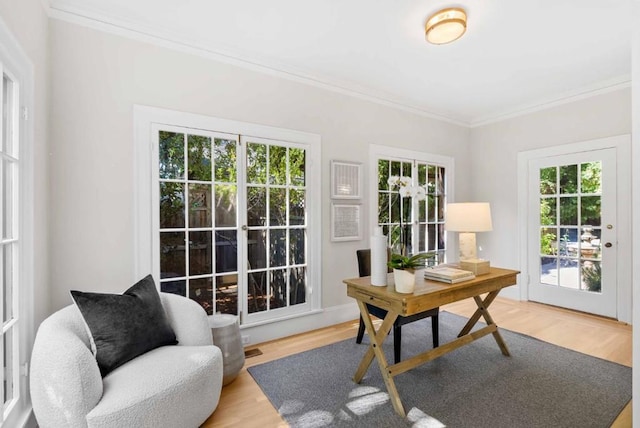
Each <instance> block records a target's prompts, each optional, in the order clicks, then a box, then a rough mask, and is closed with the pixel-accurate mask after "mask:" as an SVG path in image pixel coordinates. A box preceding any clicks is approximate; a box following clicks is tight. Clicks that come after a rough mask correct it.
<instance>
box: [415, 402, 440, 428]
mask: <svg viewBox="0 0 640 428" xmlns="http://www.w3.org/2000/svg"><path fill="white" fill-rule="evenodd" d="M407 420H408V421H409V422H413V425H411V427H412V428H444V427H446V425H445V424H443V423H442V422H440V421H439V420H437V419H436V418H434V417H432V416H429V415H427V414H426V413H425V412H423V411H422V410H420V409H418V408H415V407H414V408H413V409H411V410H410V411H409V414H407Z"/></svg>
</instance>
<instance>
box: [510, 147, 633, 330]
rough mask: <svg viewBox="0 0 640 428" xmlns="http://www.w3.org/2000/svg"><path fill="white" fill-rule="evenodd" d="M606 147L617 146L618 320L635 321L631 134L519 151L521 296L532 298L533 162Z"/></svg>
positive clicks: (521, 297)
mask: <svg viewBox="0 0 640 428" xmlns="http://www.w3.org/2000/svg"><path fill="white" fill-rule="evenodd" d="M606 148H615V149H616V175H617V194H616V196H617V201H618V206H617V221H616V225H617V228H618V233H617V236H618V259H617V263H616V265H617V267H616V270H617V278H618V284H617V287H618V293H617V313H618V320H619V321H623V322H626V323H631V320H632V316H631V315H632V311H631V310H632V299H631V296H632V282H631V274H632V271H631V262H632V257H631V245H632V239H631V135H629V134H625V135H618V136H613V137H606V138H600V139H596V140H588V141H582V142H579V143H572V144H564V145H560V146H554V147H547V148H543V149H536V150H529V151H526V152H520V153H518V238H519V240H518V241H519V250H520V269H521V276H520V277H521V278H523V280H524V284H523V286H522V287H520V299H521V300H529V278H530V276H531V275H530V272H529V267H528V265H529V263H528V259H529V257H530V254H529V251H528V245H527V236H528V230H529V228H528V226H529V225H528V223H529V212H528V200H529V195H528V192H529V186H528V183H529V161H530V160H532V159H538V158H544V157H549V156H558V155H565V154H571V153H577V152H584V151H590V150H599V149H606Z"/></svg>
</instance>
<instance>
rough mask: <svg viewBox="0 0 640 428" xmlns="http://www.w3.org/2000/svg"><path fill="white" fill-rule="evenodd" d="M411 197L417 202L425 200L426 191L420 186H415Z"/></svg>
mask: <svg viewBox="0 0 640 428" xmlns="http://www.w3.org/2000/svg"><path fill="white" fill-rule="evenodd" d="M412 196H413V197H414V198H416V199H417V200H419V201H424V200H425V199H426V198H427V191H426V190H425V188H424V187H422V186H416V187H415V188H414V189H413V195H412Z"/></svg>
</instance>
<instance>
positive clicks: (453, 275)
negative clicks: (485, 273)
mask: <svg viewBox="0 0 640 428" xmlns="http://www.w3.org/2000/svg"><path fill="white" fill-rule="evenodd" d="M475 277H476V276H475V275H474V274H473V272H470V271H468V270H462V269H458V268H453V267H450V266H435V267H432V268H426V269H425V270H424V278H425V279H428V280H432V281H441V282H446V283H449V284H456V283H458V282H462V281H468V280H470V279H473V278H475Z"/></svg>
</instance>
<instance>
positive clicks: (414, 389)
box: [249, 312, 631, 428]
mask: <svg viewBox="0 0 640 428" xmlns="http://www.w3.org/2000/svg"><path fill="white" fill-rule="evenodd" d="M465 321H466V320H465V319H463V318H462V317H459V316H457V315H453V314H451V313H447V312H441V313H440V343H443V344H444V343H447V342H449V341H451V340H453V339H454V338H455V337H456V335H457V333H458V332H459V331H460V329H461V328H462V326H463V325H464V323H465ZM430 323H431V320H430V319H425V320H422V321H418V322H415V323H412V324H408V325H405V326H403V327H402V353H403V354H402V356H403V358H407V357H409V356H412V355H415V354H418V353H420V352H423V351H424V350H426V349H429V348H430V346H431V333H430V332H431V324H430ZM478 326H480V327H481V326H484V325H480V323H479V324H478ZM478 326H476V328H479V327H478ZM500 331H501V333H502V336H503V338H504V340H505V342H506V343H507V346H508V347H509V350H510V352H511V357H504V356H503V355H502V354H501V353H500V349H499V348H498V345H497V344H496V342H495V340H494V339H493V336H492V335H488V336H485V337H483V338H481V339H479V340H477V341H475V342H473V343H472V344H470V345H466V346H463V347H462V348H459V349H457V350H455V351H453V352H452V353H450V354H447V355H445V356H443V357H441V358H438V359H436V360H434V361H431V362H429V363H427V364H424V365H422V366H420V367H417V368H415V369H413V370H410V371H408V372H406V373H403V374H401V375H399V376H397V377H396V378H395V383H396V386H397V388H398V391H399V393H400V397H401V399H402V403H403V404H404V407H405V410H406V412H407V417H406V418H402V417H401V416H399V415H397V414H396V413H395V412H394V410H393V407H392V405H391V402H390V401H389V397H388V395H387V392H386V388H385V386H384V382H383V380H382V377H381V375H380V370H379V368H378V364H377V361H376V360H374V362H373V363H372V365H371V366H370V367H369V371H368V372H367V374H366V376H365V377H364V379H363V380H362V382H361V383H360V384H356V383H355V382H353V380H352V379H353V374H354V373H355V371H356V368H357V367H358V364H359V363H360V360H361V358H362V356H363V355H364V353H365V351H366V350H367V345H368V342H367V340H368V338H367V336H366V335H365V339H364V340H363V343H362V344H361V345H357V344H356V343H355V338H353V339H348V340H345V341H342V342H338V343H335V344H332V345H328V346H324V347H322V348H318V349H314V350H311V351H306V352H302V353H300V354H296V355H292V356H289V357H286V358H282V359H279V360H276V361H272V362H269V363H265V364H261V365H258V366H254V367H251V368H249V373H251V375H252V376H253V378H254V379H255V380H256V382H257V383H258V384H259V385H260V387H261V388H262V390H263V391H264V393H265V394H266V395H267V397H269V400H271V403H272V404H273V405H274V406H275V408H276V409H278V411H279V412H280V414H281V415H282V416H283V417H284V418H285V419H286V421H287V422H288V423H289V424H290V425H291V426H292V427H305V428H308V427H325V426H349V427H360V426H362V427H401V426H413V427H430V428H431V427H433V428H435V427H443V426H447V427H473V428H481V427H492V428H500V427H510V428H511V427H545V428H548V427H572V428H573V427H581V428H584V427H597V428H604V427H609V426H610V425H611V423H612V422H613V421H614V420H615V418H616V417H617V415H618V414H619V413H620V411H622V409H623V408H624V406H625V405H626V404H627V403H628V402H629V400H630V399H631V368H629V367H625V366H622V365H619V364H615V363H611V362H608V361H605V360H601V359H598V358H594V357H590V356H587V355H584V354H581V353H578V352H575V351H571V350H568V349H565V348H561V347H558V346H555V345H551V344H549V343H546V342H542V341H540V340H537V339H534V338H532V337H529V336H525V335H521V334H518V333H514V332H511V331H508V330H504V329H500ZM365 342H367V344H365ZM384 348H385V352H386V355H387V358H388V360H389V361H393V360H392V358H393V356H392V355H393V333H391V334H390V335H389V337H387V339H386V340H385V343H384Z"/></svg>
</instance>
